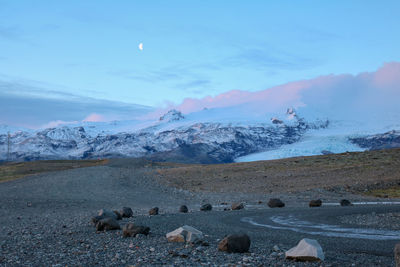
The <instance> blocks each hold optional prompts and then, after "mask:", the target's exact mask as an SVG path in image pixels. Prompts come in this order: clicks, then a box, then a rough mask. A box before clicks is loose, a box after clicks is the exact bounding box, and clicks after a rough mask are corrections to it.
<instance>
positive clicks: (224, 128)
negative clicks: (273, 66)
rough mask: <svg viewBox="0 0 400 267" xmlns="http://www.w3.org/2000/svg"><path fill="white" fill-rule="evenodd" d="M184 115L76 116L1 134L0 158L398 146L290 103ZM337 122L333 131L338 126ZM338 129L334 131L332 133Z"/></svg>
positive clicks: (239, 154)
mask: <svg viewBox="0 0 400 267" xmlns="http://www.w3.org/2000/svg"><path fill="white" fill-rule="evenodd" d="M223 111H224V112H221V111H219V110H203V111H201V112H195V113H193V114H188V115H187V116H183V115H182V114H181V113H180V112H179V111H177V110H170V111H168V112H167V113H166V114H165V115H163V116H161V117H160V119H159V120H149V121H115V122H111V123H82V124H81V125H72V126H61V127H57V128H48V129H43V130H38V131H13V132H12V133H11V134H10V140H8V135H7V134H6V133H4V131H3V133H1V134H0V147H1V148H2V149H1V150H0V159H1V160H5V159H6V158H7V147H8V141H10V152H11V153H10V156H11V159H13V160H26V161H29V160H39V159H92V158H109V157H148V158H151V159H155V160H166V159H169V160H178V161H185V162H200V163H217V162H233V161H253V160H261V159H276V158H282V157H291V156H300V155H317V154H323V153H340V152H345V151H361V150H365V149H376V148H384V147H397V146H400V132H399V131H392V132H390V133H387V134H384V135H354V134H353V135H345V134H343V132H342V131H340V126H342V127H345V128H346V129H347V128H348V126H346V125H344V126H343V125H341V124H340V123H337V122H333V123H332V122H331V121H330V120H329V119H327V118H325V119H321V118H317V117H315V116H314V117H313V119H312V120H307V119H305V118H303V117H302V116H301V115H299V114H298V112H297V111H295V110H294V109H293V108H289V109H287V111H286V114H282V115H279V114H273V115H274V116H271V117H270V118H267V117H265V116H264V117H263V118H262V117H261V118H256V117H252V118H249V119H247V120H245V118H239V119H237V120H233V119H232V118H231V117H230V116H227V114H229V112H226V110H225V109H224V110H223ZM338 129H339V130H338ZM335 131H336V132H335Z"/></svg>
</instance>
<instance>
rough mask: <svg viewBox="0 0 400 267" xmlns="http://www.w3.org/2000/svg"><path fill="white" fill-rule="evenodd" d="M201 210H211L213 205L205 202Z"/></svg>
mask: <svg viewBox="0 0 400 267" xmlns="http://www.w3.org/2000/svg"><path fill="white" fill-rule="evenodd" d="M200 210H201V211H210V210H212V206H211V204H208V203H207V204H204V205H202V206H201V207H200Z"/></svg>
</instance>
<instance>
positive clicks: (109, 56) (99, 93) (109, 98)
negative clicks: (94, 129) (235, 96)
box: [0, 0, 400, 126]
mask: <svg viewBox="0 0 400 267" xmlns="http://www.w3.org/2000/svg"><path fill="white" fill-rule="evenodd" d="M399 10H400V1H369V0H363V1H356V0H352V1H348V0H343V1H340V0H337V1H100V0H96V1H40V0H37V1H24V0H18V1H12V0H9V1H4V0H0V101H1V105H2V106H3V107H2V108H1V109H3V112H6V113H7V111H10V112H11V111H12V112H13V113H14V112H15V109H17V108H16V106H17V107H18V105H25V109H26V108H28V110H32V111H37V112H36V113H37V115H36V116H39V117H40V114H41V115H43V117H42V118H37V119H34V121H35V123H32V124H29V123H22V122H23V120H24V117H23V116H22V117H21V116H20V117H18V118H12V117H11V115H9V116H8V117H7V118H5V117H4V115H2V116H3V117H0V123H10V120H13V121H15V120H18V121H19V122H20V123H19V124H20V125H22V124H24V125H25V126H32V125H33V124H35V125H38V124H40V123H45V121H46V120H47V121H50V120H54V118H55V117H56V115H58V116H59V119H60V120H81V119H83V118H84V117H86V116H87V115H89V114H91V113H96V112H97V113H101V110H100V108H99V107H100V106H102V105H103V106H104V105H110V106H112V107H115V114H110V115H109V117H110V118H119V117H118V116H119V115H118V114H119V113H118V112H119V111H118V110H119V108H120V109H121V110H124V112H125V113H126V114H128V115H126V114H125V113H124V114H125V115H124V116H122V117H120V118H123V119H126V118H129V116H130V115H129V112H130V110H138V109H139V110H142V107H141V106H136V105H134V104H138V105H143V106H152V107H159V106H162V105H165V103H174V104H179V103H181V102H182V101H183V100H184V99H185V98H188V97H190V98H202V97H205V96H216V95H218V94H221V93H223V92H226V91H229V90H243V91H250V92H254V91H259V90H263V89H267V88H269V87H273V86H277V85H280V84H284V83H287V82H291V81H296V80H302V79H311V78H314V77H317V76H320V75H327V74H340V73H349V74H357V73H360V72H365V71H374V70H376V69H378V68H379V67H380V66H382V65H383V63H384V62H392V61H400V53H399V49H398V48H399V47H400V30H399V29H400V16H399V15H398V11H399ZM139 43H143V48H144V49H143V51H141V50H139V48H138V45H139ZM10 98H13V99H19V101H20V102H18V100H15V101H16V102H15V101H9V99H10ZM32 99H35V101H36V100H40V101H44V102H40V101H39V102H40V103H41V104H40V105H39V104H34V103H36V102H37V101H36V102H35V101H32ZM46 101H47V102H48V103H52V105H53V104H54V103H55V102H57V101H58V102H59V104H57V105H58V106H62V108H64V111H61V110H63V109H57V110H54V111H56V112H60V114H52V117H51V118H50V117H46V116H45V115H46V113H48V112H46V110H47V108H46V104H45V102H46ZM63 101H64V102H63ZM47 102H46V103H47ZM58 102H57V103H58ZM77 102H79V103H84V104H85V105H84V106H85V108H82V111H81V112H80V113H74V114H72V113H68V110H69V109H70V108H69V107H71V106H73V104H71V103H77ZM94 102H95V103H96V104H95V105H94V104H93V106H91V103H94ZM10 103H12V104H10ZM62 103H64V104H62ZM126 104H131V105H132V106H131V107H130V108H129V110H126V107H127V106H129V105H126ZM63 105H65V107H64V106H63ZM50 106H51V105H50V104H49V108H50ZM25 109H24V110H25ZM121 112H122V111H121ZM132 112H133V111H132ZM36 113H35V114H36ZM53 113H54V112H53ZM67 113H68V114H69V115H68V116H66V114H67ZM133 113H134V112H133ZM133 113H132V114H133ZM18 114H23V111H21V110H20V109H19V113H18ZM53 117H54V118H53ZM17 124H18V123H17Z"/></svg>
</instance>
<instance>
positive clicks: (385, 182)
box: [156, 149, 400, 197]
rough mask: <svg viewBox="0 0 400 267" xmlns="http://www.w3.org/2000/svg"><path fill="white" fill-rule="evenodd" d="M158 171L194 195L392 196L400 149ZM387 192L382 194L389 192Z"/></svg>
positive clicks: (162, 177) (395, 191)
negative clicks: (318, 191)
mask: <svg viewBox="0 0 400 267" xmlns="http://www.w3.org/2000/svg"><path fill="white" fill-rule="evenodd" d="M165 167H167V168H165ZM156 173H157V174H158V177H159V178H160V181H162V182H165V183H167V184H169V185H172V186H174V187H177V188H182V189H186V190H191V191H211V192H247V193H271V192H274V193H277V192H300V191H305V190H309V189H313V188H324V189H328V190H332V189H335V188H340V189H345V190H348V191H353V192H366V193H370V194H374V191H373V190H376V189H385V190H387V189H388V188H390V190H388V192H389V191H390V193H389V195H388V196H389V197H391V196H392V194H394V195H395V194H399V192H400V190H399V189H400V186H399V185H400V149H391V150H381V151H368V152H354V153H343V154H333V155H323V156H312V157H297V158H290V159H282V160H271V161H258V162H248V163H232V164H219V165H177V164H175V165H173V164H172V165H170V166H168V163H163V164H162V165H160V168H158V169H157V170H156ZM370 190H371V191H370ZM385 190H381V191H383V193H382V192H379V193H380V194H386V193H385V192H386V191H385ZM394 197H396V196H394Z"/></svg>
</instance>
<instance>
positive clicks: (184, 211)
mask: <svg viewBox="0 0 400 267" xmlns="http://www.w3.org/2000/svg"><path fill="white" fill-rule="evenodd" d="M188 211H189V209H188V207H187V206H186V205H182V206H180V208H179V212H182V213H187V212H188Z"/></svg>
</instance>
